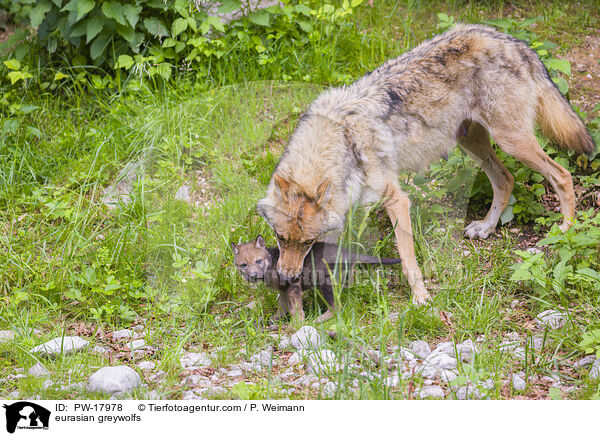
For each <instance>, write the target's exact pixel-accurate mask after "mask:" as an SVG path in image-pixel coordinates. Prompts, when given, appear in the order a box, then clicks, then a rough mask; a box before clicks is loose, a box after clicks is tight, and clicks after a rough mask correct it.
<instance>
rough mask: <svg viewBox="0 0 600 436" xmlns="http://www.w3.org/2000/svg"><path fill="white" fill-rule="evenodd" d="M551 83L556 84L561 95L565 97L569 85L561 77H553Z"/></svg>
mask: <svg viewBox="0 0 600 436" xmlns="http://www.w3.org/2000/svg"><path fill="white" fill-rule="evenodd" d="M552 81H553V82H554V83H555V84H556V86H557V87H558V90H559V91H560V93H561V94H562V95H565V94H566V93H567V92H568V91H569V84H568V83H567V81H566V80H565V79H563V78H562V77H553V78H552Z"/></svg>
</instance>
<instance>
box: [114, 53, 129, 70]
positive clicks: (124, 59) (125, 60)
mask: <svg viewBox="0 0 600 436" xmlns="http://www.w3.org/2000/svg"><path fill="white" fill-rule="evenodd" d="M132 66H133V58H132V57H131V56H129V55H121V56H119V59H117V63H116V64H115V68H125V69H126V70H128V69H130V68H131V67H132Z"/></svg>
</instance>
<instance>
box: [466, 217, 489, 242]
mask: <svg viewBox="0 0 600 436" xmlns="http://www.w3.org/2000/svg"><path fill="white" fill-rule="evenodd" d="M494 230H496V226H492V225H491V224H489V223H487V222H485V221H473V222H471V224H469V225H468V226H467V227H465V236H466V237H467V238H469V239H475V238H480V239H485V238H487V237H488V236H490V235H491V234H492V233H494Z"/></svg>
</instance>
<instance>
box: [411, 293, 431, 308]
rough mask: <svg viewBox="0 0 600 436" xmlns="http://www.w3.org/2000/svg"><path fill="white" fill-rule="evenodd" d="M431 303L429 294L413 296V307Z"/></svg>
mask: <svg viewBox="0 0 600 436" xmlns="http://www.w3.org/2000/svg"><path fill="white" fill-rule="evenodd" d="M430 301H431V295H429V292H427V291H425V292H421V293H419V294H413V298H412V302H413V304H414V305H415V306H421V305H423V304H427V303H429V302H430Z"/></svg>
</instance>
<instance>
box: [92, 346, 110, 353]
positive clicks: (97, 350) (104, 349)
mask: <svg viewBox="0 0 600 436" xmlns="http://www.w3.org/2000/svg"><path fill="white" fill-rule="evenodd" d="M90 351H91V352H92V353H96V354H106V353H108V352H110V351H112V350H111V349H110V348H108V347H105V346H104V345H94V346H93V347H92V348H91V349H90Z"/></svg>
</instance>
